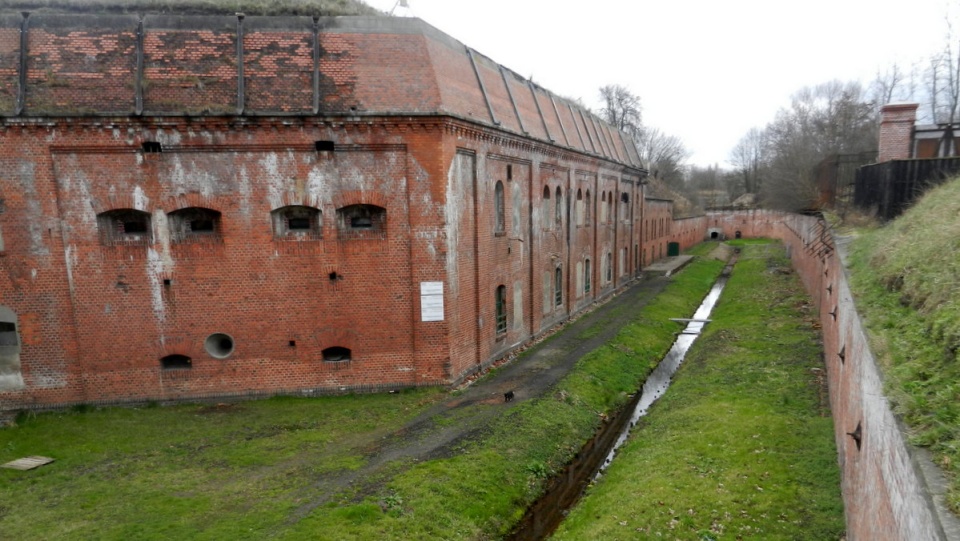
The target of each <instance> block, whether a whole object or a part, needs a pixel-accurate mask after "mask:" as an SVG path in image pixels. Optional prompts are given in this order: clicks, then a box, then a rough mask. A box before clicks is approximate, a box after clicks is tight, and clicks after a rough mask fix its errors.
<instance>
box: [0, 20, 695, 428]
mask: <svg viewBox="0 0 960 541" xmlns="http://www.w3.org/2000/svg"><path fill="white" fill-rule="evenodd" d="M644 173H645V171H644V170H643V166H642V164H641V162H640V159H639V156H638V155H637V153H636V150H635V147H634V145H633V143H632V142H631V141H630V140H629V138H628V137H627V136H626V135H624V134H623V133H620V132H619V131H617V130H616V129H613V128H612V127H611V126H609V125H608V124H606V123H605V122H603V121H601V120H600V119H599V118H597V117H596V116H594V115H592V114H591V113H590V112H589V111H587V110H584V109H583V108H582V107H580V106H578V105H577V104H575V103H571V102H570V101H568V100H565V99H562V98H559V97H557V96H555V95H553V94H551V93H550V92H548V91H547V90H545V89H543V88H540V87H538V86H536V85H535V84H533V83H532V82H530V81H528V80H525V79H523V78H521V77H519V76H518V75H517V74H515V73H514V72H512V71H510V70H508V69H506V68H504V67H503V66H501V65H498V64H497V63H495V62H493V61H492V60H490V59H489V58H487V57H484V56H483V55H481V54H479V53H477V52H476V51H473V50H472V49H470V48H469V47H466V46H464V45H463V44H461V43H459V42H458V41H456V40H454V39H452V38H451V37H449V36H447V35H445V34H443V33H441V32H439V31H438V30H436V29H435V28H433V27H430V26H429V25H427V24H425V23H423V22H422V21H419V20H415V19H393V18H373V17H370V18H366V17H356V18H352V17H341V18H329V19H324V18H320V19H312V18H310V17H274V18H271V17H248V18H243V17H220V16H216V17H213V16H200V17H173V16H146V17H142V18H141V17H138V16H126V15H124V16H76V15H71V16H58V15H32V16H28V17H24V16H22V15H20V14H6V15H0V200H2V204H0V268H2V269H3V272H0V295H2V300H0V408H6V409H10V408H22V407H34V406H43V405H49V404H68V403H77V402H94V401H111V402H122V401H131V400H147V399H160V400H164V399H176V398H185V397H202V396H225V395H252V394H261V393H262V394H269V393H278V392H304V393H309V392H328V391H344V390H364V389H377V388H393V387H405V386H417V385H436V384H448V383H453V382H457V381H459V380H461V379H462V378H463V377H465V376H466V375H468V374H470V373H472V372H474V371H475V370H477V369H478V368H479V367H481V366H483V365H485V364H488V363H490V362H492V361H493V360H495V359H496V358H498V357H499V356H500V355H502V354H503V353H504V352H506V351H508V350H510V349H511V348H513V347H515V346H517V345H518V344H520V343H522V342H523V341H525V340H527V339H529V338H530V337H532V336H535V335H536V334H538V333H541V332H543V331H544V330H546V329H548V328H549V327H550V326H552V325H554V324H555V323H557V322H559V321H562V320H564V319H566V318H568V317H569V316H570V315H571V314H572V313H574V312H577V311H578V310H581V309H582V308H584V307H585V306H587V305H589V304H590V303H592V302H594V301H595V300H596V299H598V298H601V297H604V296H606V295H609V294H610V293H611V292H613V291H615V290H616V289H617V288H618V287H621V286H623V285H624V284H625V283H627V282H628V281H630V280H631V279H633V278H634V277H635V276H636V275H637V273H638V272H639V269H640V268H641V266H642V265H644V264H648V263H650V262H652V261H653V260H655V259H657V258H659V257H661V256H663V255H666V247H665V246H664V245H663V244H664V241H665V239H667V238H668V236H669V235H670V234H671V230H672V225H671V223H672V217H671V213H670V204H669V202H665V201H656V202H651V204H650V205H649V207H648V210H645V209H644V206H643V199H644V198H643V192H642V189H643V186H642V183H641V181H642V178H643V176H644ZM645 212H647V213H649V214H648V215H647V214H645ZM696 223H698V224H700V225H699V226H698V227H699V228H700V229H702V228H703V222H702V220H701V221H699V222H696ZM682 235H683V240H684V244H689V242H690V239H692V238H695V237H696V236H697V235H698V232H697V231H694V230H693V229H692V228H690V227H687V228H685V229H684V231H683V232H682ZM699 238H703V231H699Z"/></svg>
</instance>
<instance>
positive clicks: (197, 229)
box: [190, 219, 214, 233]
mask: <svg viewBox="0 0 960 541" xmlns="http://www.w3.org/2000/svg"><path fill="white" fill-rule="evenodd" d="M190 231H193V232H194V233H213V231H214V229H213V220H210V219H198V220H193V221H191V222H190Z"/></svg>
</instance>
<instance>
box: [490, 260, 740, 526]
mask: <svg viewBox="0 0 960 541" xmlns="http://www.w3.org/2000/svg"><path fill="white" fill-rule="evenodd" d="M736 259H737V258H736V256H734V257H733V258H732V259H731V260H730V262H729V263H728V264H727V266H726V268H724V270H723V273H722V274H721V276H720V278H719V279H718V280H717V281H716V283H714V285H713V287H712V288H711V289H710V293H708V294H707V296H706V297H705V298H704V299H703V302H702V303H701V304H700V307H699V308H697V311H696V313H695V314H694V315H693V318H691V319H693V320H694V321H690V322H688V323H687V326H686V327H685V328H684V329H683V332H681V333H680V334H679V335H677V339H676V341H674V343H673V346H672V347H671V348H670V351H668V352H667V355H666V356H665V357H664V358H663V360H661V361H660V364H658V365H657V367H656V368H655V369H654V370H653V372H652V373H651V374H650V376H649V377H648V378H647V380H646V382H644V384H643V388H642V389H641V391H640V392H639V393H638V394H637V396H635V397H634V399H633V400H632V401H631V403H630V404H628V406H627V408H625V409H624V410H623V411H622V412H621V413H620V414H619V415H617V416H616V417H615V418H613V419H612V420H611V421H610V422H609V423H607V424H605V425H604V426H602V427H601V428H600V430H598V431H597V434H595V435H594V437H593V438H592V439H590V441H588V442H587V443H586V445H584V446H583V448H582V449H581V450H580V452H579V453H578V454H577V456H576V457H574V460H573V461H572V462H571V463H570V464H568V465H567V466H566V467H565V468H564V470H563V471H562V472H560V473H559V474H558V475H557V476H555V477H554V478H553V479H552V480H551V482H550V483H549V485H548V487H547V489H546V492H545V493H544V495H543V496H541V497H540V499H539V500H537V501H536V502H534V504H533V505H531V506H530V508H529V509H527V512H526V514H525V515H524V517H523V519H521V521H520V522H519V523H518V525H517V529H516V530H514V532H513V533H512V534H510V535H509V536H507V537H506V539H508V540H511V541H526V540H539V539H544V538H545V537H547V536H548V535H550V534H551V533H553V531H554V530H556V528H557V526H559V525H560V522H562V521H563V518H564V516H566V513H567V510H568V509H570V508H571V507H572V506H573V504H574V503H576V501H577V500H578V499H579V498H580V495H581V494H582V493H583V489H584V488H585V487H586V485H587V484H588V483H589V482H590V481H591V480H596V479H598V478H599V477H600V476H601V475H603V472H604V470H605V469H606V468H607V466H609V465H610V463H611V462H612V461H613V458H614V457H615V456H616V452H617V450H618V449H619V448H620V446H621V445H623V444H624V442H626V441H627V438H628V437H629V436H630V430H631V429H632V428H633V427H634V425H636V424H637V421H638V420H640V418H641V417H643V416H644V415H646V414H647V411H648V410H649V409H650V406H652V405H653V403H654V402H656V401H657V399H658V398H660V397H661V396H663V394H664V393H665V392H666V391H667V388H668V387H669V386H670V380H671V378H672V377H673V374H674V373H675V372H676V371H677V368H679V367H680V363H681V362H683V358H684V356H686V354H687V351H689V350H690V346H691V345H693V342H694V341H695V340H696V339H697V337H698V336H699V335H700V333H701V332H702V331H703V327H704V326H705V325H706V323H705V322H704V321H696V320H705V319H707V318H708V317H709V316H710V312H711V311H712V310H713V307H714V306H715V305H716V303H717V299H719V298H720V293H721V292H722V291H723V288H724V286H725V285H726V284H727V278H728V277H729V275H730V272H731V270H732V269H733V265H734V263H736ZM628 414H629V415H628Z"/></svg>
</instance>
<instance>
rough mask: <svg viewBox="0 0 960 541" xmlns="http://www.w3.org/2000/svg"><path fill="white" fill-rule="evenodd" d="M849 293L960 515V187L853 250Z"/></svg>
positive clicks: (928, 199)
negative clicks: (959, 469) (946, 480)
mask: <svg viewBox="0 0 960 541" xmlns="http://www.w3.org/2000/svg"><path fill="white" fill-rule="evenodd" d="M850 270H851V282H852V283H851V287H852V289H853V291H854V297H855V298H856V300H857V309H858V311H859V312H860V314H861V315H862V316H863V317H864V320H865V322H866V325H867V327H868V332H869V333H870V337H871V338H870V340H871V349H873V352H874V354H875V355H876V357H877V359H878V362H879V363H880V365H881V370H882V371H883V375H884V383H885V386H886V393H887V396H888V397H889V398H890V400H891V402H892V403H893V405H894V408H895V409H894V411H895V412H896V413H897V414H898V415H899V416H900V417H901V418H902V419H903V420H904V421H905V423H906V424H907V426H908V427H909V430H910V434H911V439H912V441H913V443H914V444H916V445H919V446H923V447H928V448H929V449H930V450H931V451H932V452H933V453H934V455H935V457H936V461H937V462H938V463H939V464H940V466H941V467H942V469H943V470H944V471H945V472H946V473H947V475H948V477H949V478H950V482H951V486H950V491H949V494H948V502H949V505H950V506H951V508H952V509H953V511H954V512H956V513H960V476H958V475H957V466H958V464H960V362H958V358H957V351H958V349H960V180H954V181H952V182H950V183H948V184H945V185H943V186H940V187H939V188H936V189H934V190H931V191H930V192H929V193H928V194H927V195H925V196H924V197H923V198H922V199H921V200H920V201H918V202H917V203H916V204H915V205H914V206H913V207H912V208H910V209H909V210H908V211H907V212H906V213H904V215H903V216H901V217H900V218H898V219H896V220H894V221H893V222H890V223H889V224H887V225H885V226H884V227H880V228H874V229H872V230H868V231H860V232H859V235H858V237H857V238H856V239H855V240H854V242H853V244H852V246H851V255H850Z"/></svg>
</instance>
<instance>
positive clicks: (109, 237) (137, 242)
mask: <svg viewBox="0 0 960 541" xmlns="http://www.w3.org/2000/svg"><path fill="white" fill-rule="evenodd" d="M97 227H98V229H99V230H100V243H101V244H103V245H104V246H147V245H148V244H151V243H152V242H153V234H152V233H153V232H152V229H151V226H150V214H149V213H146V212H143V211H142V210H136V209H116V210H108V211H106V212H102V213H100V214H98V215H97Z"/></svg>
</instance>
